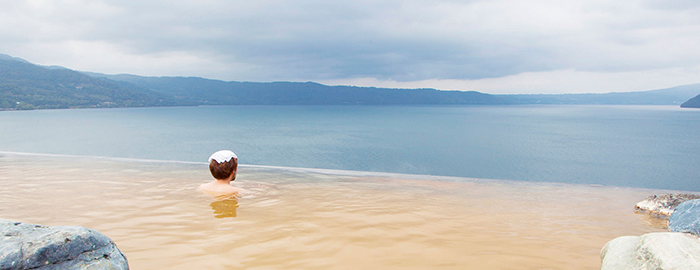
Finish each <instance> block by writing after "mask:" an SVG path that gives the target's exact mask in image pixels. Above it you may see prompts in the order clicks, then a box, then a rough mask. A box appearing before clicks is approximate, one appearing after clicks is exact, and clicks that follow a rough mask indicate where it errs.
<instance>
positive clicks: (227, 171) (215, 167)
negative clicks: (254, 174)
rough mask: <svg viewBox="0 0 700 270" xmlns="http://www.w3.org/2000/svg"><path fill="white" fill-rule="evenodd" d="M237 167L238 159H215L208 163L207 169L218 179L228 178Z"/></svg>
mask: <svg viewBox="0 0 700 270" xmlns="http://www.w3.org/2000/svg"><path fill="white" fill-rule="evenodd" d="M237 168H238V159H235V158H232V159H231V160H229V161H226V162H222V163H219V162H216V160H212V161H211V162H210V163H209V171H211V175H212V176H214V178H216V179H219V180H221V179H226V178H228V177H229V176H231V174H232V173H233V171H235V170H236V169H237Z"/></svg>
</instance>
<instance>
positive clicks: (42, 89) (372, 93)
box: [0, 54, 700, 110]
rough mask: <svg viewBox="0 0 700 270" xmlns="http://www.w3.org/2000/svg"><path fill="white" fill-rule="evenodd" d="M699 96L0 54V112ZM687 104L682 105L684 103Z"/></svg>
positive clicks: (698, 87)
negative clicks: (360, 83)
mask: <svg viewBox="0 0 700 270" xmlns="http://www.w3.org/2000/svg"><path fill="white" fill-rule="evenodd" d="M698 93H700V84H692V85H684V86H677V87H673V88H668V89H660V90H652V91H640V92H626V93H607V94H554V95H545V94H536V95H490V94H484V93H480V92H476V91H444V90H436V89H396V88H375V87H355V86H327V85H322V84H318V83H314V82H305V83H300V82H271V83H260V82H235V81H232V82H226V81H220V80H211V79H205V78H198V77H142V76H135V75H126V74H123V75H105V74H99V73H89V72H77V71H73V70H70V69H66V68H62V67H43V66H37V65H34V64H32V63H29V62H27V61H25V60H23V59H20V58H15V57H11V56H9V55H3V54H0V110H8V109H9V110H12V109H56V108H104V107H141V106H172V105H475V104H480V105H494V104H608V105H677V104H681V103H683V102H684V101H686V100H688V99H689V98H692V97H693V96H695V95H697V94H698ZM696 99H697V97H696ZM688 102H690V101H688ZM692 104H693V103H687V104H685V103H684V105H683V107H691V106H693V105H692Z"/></svg>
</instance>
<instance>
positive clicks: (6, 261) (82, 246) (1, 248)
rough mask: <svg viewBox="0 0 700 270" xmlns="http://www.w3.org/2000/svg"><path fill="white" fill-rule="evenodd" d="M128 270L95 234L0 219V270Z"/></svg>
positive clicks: (109, 242) (109, 244)
mask: <svg viewBox="0 0 700 270" xmlns="http://www.w3.org/2000/svg"><path fill="white" fill-rule="evenodd" d="M5 269H8V270H9V269H39V270H48V269H117V270H121V269H129V265H128V263H127V261H126V257H124V254H122V253H121V251H119V249H117V246H116V245H115V244H114V242H113V241H112V240H111V239H109V238H108V237H107V236H105V235H103V234H101V233H99V232H98V231H95V230H91V229H88V228H85V227H80V226H57V227H48V226H42V225H36V224H26V223H20V222H13V221H9V220H0V270H5Z"/></svg>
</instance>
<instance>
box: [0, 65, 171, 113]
mask: <svg viewBox="0 0 700 270" xmlns="http://www.w3.org/2000/svg"><path fill="white" fill-rule="evenodd" d="M172 104H175V102H173V101H172V100H170V99H169V97H167V96H166V95H162V94H158V93H155V92H152V91H149V90H145V89H140V88H139V87H137V86H133V87H132V88H131V89H129V88H126V87H123V86H120V85H118V84H117V83H115V82H111V81H108V80H104V79H97V78H93V77H90V76H87V75H85V74H82V73H80V72H76V71H73V70H69V69H63V68H46V67H41V66H37V65H34V64H31V63H28V62H23V61H17V60H13V59H10V60H4V59H0V108H1V109H59V108H99V107H136V106H159V105H172Z"/></svg>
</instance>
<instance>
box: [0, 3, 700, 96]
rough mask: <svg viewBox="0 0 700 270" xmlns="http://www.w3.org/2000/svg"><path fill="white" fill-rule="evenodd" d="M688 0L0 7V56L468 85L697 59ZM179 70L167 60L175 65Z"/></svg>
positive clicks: (697, 35)
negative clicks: (0, 26) (468, 82)
mask: <svg viewBox="0 0 700 270" xmlns="http://www.w3.org/2000/svg"><path fill="white" fill-rule="evenodd" d="M696 2H697V1H680V0H679V1H651V0H637V1H621V2H620V1H618V2H610V1H583V0H575V1H574V0H570V1H546V0H539V1H519V0H498V1H476V0H475V1H447V0H434V1H428V0H425V1H417V0H413V1H411V0H407V1H391V0H384V1H368V0H360V1H314V0H306V1H281V0H280V1H275V0H261V1H223V0H201V1H156V0H147V1H146V0H139V1H132V0H124V1H116V0H114V1H87V0H56V1H39V0H36V1H3V2H2V3H0V23H3V24H4V25H12V27H5V28H3V29H2V30H0V36H1V37H0V52H3V53H8V54H11V55H14V56H19V57H22V58H25V59H27V60H30V61H33V62H38V63H43V64H58V65H64V66H67V67H70V68H75V69H84V70H95V71H102V72H108V73H110V72H111V73H121V72H125V73H136V74H143V75H193V76H204V77H210V78H218V79H225V80H254V81H274V80H301V81H306V80H316V81H318V80H326V81H328V80H342V79H348V80H351V79H357V78H375V79H378V80H390V81H398V82H410V81H424V80H478V79H484V78H499V77H504V76H511V75H516V74H521V73H525V72H529V73H533V72H534V73H536V72H550V71H551V72H553V71H557V70H574V71H576V70H578V71H582V72H612V73H614V72H634V71H644V70H659V69H672V68H689V69H692V68H695V67H697V66H698V65H699V64H698V63H700V52H699V51H698V50H697V48H696V46H697V44H700V16H697V14H700V4H697V3H696ZM178 63H179V64H178Z"/></svg>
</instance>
